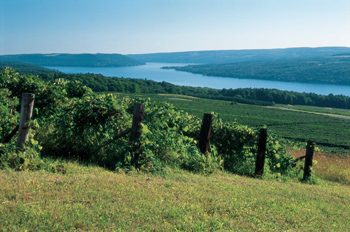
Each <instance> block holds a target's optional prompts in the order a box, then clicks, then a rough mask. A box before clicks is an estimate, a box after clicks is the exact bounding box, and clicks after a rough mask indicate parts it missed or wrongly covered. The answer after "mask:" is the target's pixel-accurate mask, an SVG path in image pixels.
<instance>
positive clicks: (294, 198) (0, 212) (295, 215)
mask: <svg viewBox="0 0 350 232" xmlns="http://www.w3.org/2000/svg"><path fill="white" fill-rule="evenodd" d="M65 166H66V167H65V168H66V173H65V174H61V173H56V174H54V173H47V172H43V171H40V172H29V173H27V172H15V171H0V185H1V186H2V187H1V189H0V228H2V231H63V230H65V231H72V230H81V231H102V230H103V231H177V230H180V231H347V230H348V228H349V227H350V208H349V207H348V206H349V204H350V189H349V186H342V185H338V184H332V183H324V184H323V185H308V184H300V183H292V182H287V183H280V182H278V181H275V180H272V181H269V180H259V179H252V178H247V177H242V176H237V175H233V174H225V173H218V174H212V175H209V176H203V175H199V174H192V173H188V172H184V171H178V170H173V169H168V170H166V171H165V172H164V173H163V174H162V175H147V174H140V173H139V174H137V173H129V174H127V175H126V174H123V173H121V174H116V173H112V172H110V171H106V170H104V169H102V168H97V167H84V166H80V165H77V164H74V163H68V164H66V165H65Z"/></svg>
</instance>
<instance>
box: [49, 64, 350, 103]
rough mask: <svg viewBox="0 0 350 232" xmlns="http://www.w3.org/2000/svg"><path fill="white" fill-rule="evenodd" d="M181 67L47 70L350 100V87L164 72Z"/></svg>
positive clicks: (149, 65) (156, 66) (58, 68)
mask: <svg viewBox="0 0 350 232" xmlns="http://www.w3.org/2000/svg"><path fill="white" fill-rule="evenodd" d="M183 65H188V64H179V63H176V64H175V63H147V64H146V65H141V66H131V67H61V66H55V67H53V66H50V67H46V68H51V69H56V70H59V71H61V72H64V73H95V74H102V75H104V76H108V77H130V78H138V79H147V80H154V81H158V82H161V81H166V82H169V83H172V84H175V85H184V86H194V87H209V88H215V89H223V88H226V89H229V88H232V89H236V88H269V89H280V90H288V91H295V92H306V93H309V92H312V93H317V94H322V95H328V94H330V93H332V94H335V95H336V94H342V95H346V96H350V86H348V85H331V84H311V83H295V82H283V81H266V80H255V79H239V78H227V77H213V76H203V75H201V74H192V73H188V72H180V71H175V70H173V69H161V67H164V66H183Z"/></svg>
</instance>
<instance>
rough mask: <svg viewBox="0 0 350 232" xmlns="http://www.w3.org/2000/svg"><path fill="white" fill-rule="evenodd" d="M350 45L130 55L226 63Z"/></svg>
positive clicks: (331, 51)
mask: <svg viewBox="0 0 350 232" xmlns="http://www.w3.org/2000/svg"><path fill="white" fill-rule="evenodd" d="M349 53H350V48H348V47H319V48H285V49H251V50H218V51H189V52H172V53H151V54H133V55H128V56H129V57H131V58H134V59H136V60H139V61H143V62H165V63H202V64H224V63H240V62H252V61H267V60H284V59H295V58H313V57H325V56H333V55H335V54H349Z"/></svg>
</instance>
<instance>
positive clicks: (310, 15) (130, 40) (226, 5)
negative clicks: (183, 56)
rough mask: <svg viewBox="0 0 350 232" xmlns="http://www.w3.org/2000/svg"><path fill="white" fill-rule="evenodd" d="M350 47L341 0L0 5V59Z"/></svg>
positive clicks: (349, 13)
mask: <svg viewBox="0 0 350 232" xmlns="http://www.w3.org/2000/svg"><path fill="white" fill-rule="evenodd" d="M298 47H312V48H315V47H350V1H348V0H324V1H319V0H293V1H286V0H221V1H217V0H168V1H163V0H149V1H143V0H119V1H113V0H105V1H102V2H101V1H98V0H84V1H83V0H60V1H45V0H31V1H27V0H12V1H4V0H0V55H11V54H33V53H39V54H51V53H70V54H80V53H92V54H96V53H110V54H112V53H118V54H145V53H168V52H186V51H213V50H255V49H286V48H298Z"/></svg>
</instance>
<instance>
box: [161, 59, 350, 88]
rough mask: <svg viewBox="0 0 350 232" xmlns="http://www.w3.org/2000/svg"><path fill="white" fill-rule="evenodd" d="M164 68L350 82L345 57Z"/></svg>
mask: <svg viewBox="0 0 350 232" xmlns="http://www.w3.org/2000/svg"><path fill="white" fill-rule="evenodd" d="M164 68H173V69H175V70H177V71H186V72H191V73H196V74H202V75H205V76H219V77H233V78H242V79H259V80H274V81H289V82H306V83H324V84H340V85H350V80H349V73H350V57H346V56H330V57H319V58H302V59H301V58H299V59H289V60H285V59H284V60H283V59H282V60H268V61H257V62H244V63H230V64H207V65H189V66H181V67H164Z"/></svg>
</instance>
